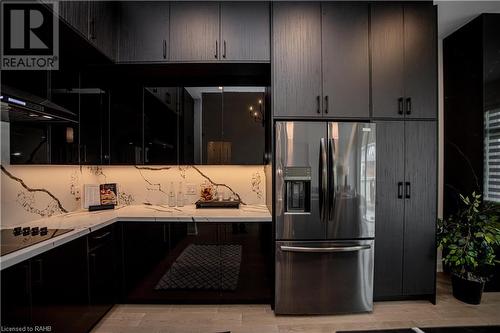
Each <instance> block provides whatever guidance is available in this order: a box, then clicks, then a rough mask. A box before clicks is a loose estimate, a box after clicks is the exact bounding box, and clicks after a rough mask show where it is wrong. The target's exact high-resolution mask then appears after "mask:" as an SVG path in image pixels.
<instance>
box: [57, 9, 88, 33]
mask: <svg viewBox="0 0 500 333" xmlns="http://www.w3.org/2000/svg"><path fill="white" fill-rule="evenodd" d="M89 10H90V2H89V1H59V16H60V17H62V18H63V19H64V20H65V21H66V22H67V23H68V24H69V25H70V26H72V27H73V28H74V29H75V30H77V31H78V32H79V33H80V34H81V35H82V36H84V37H85V38H88V37H89Z"/></svg>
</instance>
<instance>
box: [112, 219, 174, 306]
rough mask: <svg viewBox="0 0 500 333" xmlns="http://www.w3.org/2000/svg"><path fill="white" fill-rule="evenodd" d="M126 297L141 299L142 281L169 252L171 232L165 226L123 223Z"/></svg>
mask: <svg viewBox="0 0 500 333" xmlns="http://www.w3.org/2000/svg"><path fill="white" fill-rule="evenodd" d="M121 238H122V239H121V243H122V256H123V257H122V262H123V268H122V274H123V275H122V276H123V297H124V299H125V300H128V301H133V300H134V299H136V300H138V299H141V298H142V293H143V292H144V290H143V289H141V282H142V280H143V279H144V278H145V277H147V275H148V274H149V273H150V271H151V269H153V268H154V266H155V264H157V263H158V260H160V259H161V258H163V257H164V256H165V255H166V253H168V247H169V230H168V228H166V224H164V223H156V222H123V223H122V224H121Z"/></svg>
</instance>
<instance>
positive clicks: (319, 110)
mask: <svg viewBox="0 0 500 333" xmlns="http://www.w3.org/2000/svg"><path fill="white" fill-rule="evenodd" d="M316 103H317V104H318V105H317V108H316V112H317V113H321V105H320V104H321V99H320V97H319V95H318V96H316Z"/></svg>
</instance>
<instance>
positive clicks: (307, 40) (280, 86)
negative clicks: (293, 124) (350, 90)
mask: <svg viewBox="0 0 500 333" xmlns="http://www.w3.org/2000/svg"><path fill="white" fill-rule="evenodd" d="M272 45H273V55H272V57H273V59H272V63H273V69H272V70H273V74H272V77H273V95H272V96H273V113H274V116H275V117H310V118H319V117H321V116H322V110H321V10H320V4H319V3H314V2H312V3H299V2H297V3H295V2H294V3H291V2H275V3H273V35H272Z"/></svg>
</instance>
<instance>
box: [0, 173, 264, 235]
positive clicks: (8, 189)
mask: <svg viewBox="0 0 500 333" xmlns="http://www.w3.org/2000/svg"><path fill="white" fill-rule="evenodd" d="M265 179H266V177H265V174H264V166H239V165H238V166H215V165H214V166H212V165H211V166H206V165H203V166H201V165H199V166H194V165H189V166H182V165H181V166H177V165H176V166H144V165H141V166H85V165H82V166H53V165H48V166H26V165H2V166H1V178H0V180H1V190H2V191H1V227H2V228H4V227H8V226H10V225H14V224H20V223H25V222H29V221H31V220H36V219H39V218H42V217H49V216H53V215H56V214H62V213H66V212H72V211H77V210H81V209H82V200H83V199H82V196H83V185H84V184H104V183H117V184H118V203H119V204H120V205H140V204H154V205H156V204H167V203H168V194H169V192H170V190H171V188H172V186H173V188H174V191H175V193H178V191H179V186H182V192H183V196H184V203H185V204H186V205H187V204H193V203H194V202H196V200H198V198H199V190H200V186H201V184H203V183H208V184H211V185H212V186H213V187H214V188H215V189H216V190H218V191H219V192H223V193H224V196H229V195H231V196H233V197H237V198H240V200H241V202H242V203H243V204H265V203H266V184H265ZM189 189H194V193H193V194H190V193H189V191H188V190H189Z"/></svg>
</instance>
